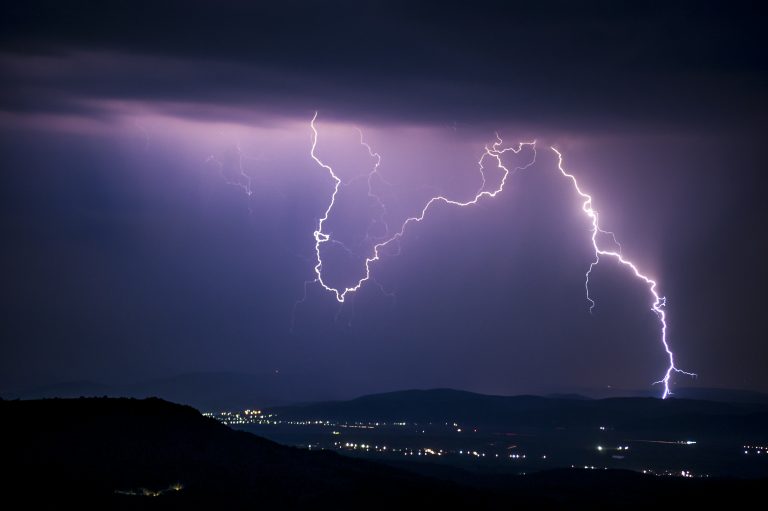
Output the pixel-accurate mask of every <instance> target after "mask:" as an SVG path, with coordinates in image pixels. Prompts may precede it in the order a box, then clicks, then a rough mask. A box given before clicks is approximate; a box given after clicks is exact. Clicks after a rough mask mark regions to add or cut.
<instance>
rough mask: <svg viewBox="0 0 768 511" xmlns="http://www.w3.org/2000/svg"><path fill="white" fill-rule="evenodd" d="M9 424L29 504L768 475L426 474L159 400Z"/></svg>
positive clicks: (55, 411)
mask: <svg viewBox="0 0 768 511" xmlns="http://www.w3.org/2000/svg"><path fill="white" fill-rule="evenodd" d="M0 424H2V435H0V448H1V449H2V460H3V467H4V469H5V470H4V472H5V475H4V476H3V478H1V479H0V481H2V482H0V491H2V495H3V499H4V500H6V501H21V502H24V503H25V507H28V508H30V509H32V508H34V509H46V508H50V509H60V508H65V507H66V508H69V507H71V506H73V505H74V506H76V507H77V508H86V507H87V508H99V509H114V508H118V509H126V508H129V509H131V508H147V507H150V508H161V509H167V508H171V509H224V508H227V509H233V507H232V506H235V507H234V509H246V508H248V509H253V508H266V507H276V508H278V509H279V508H283V509H293V508H299V507H301V508H304V507H307V506H312V507H314V508H316V509H325V508H330V507H334V508H353V507H355V508H360V507H365V508H367V509H370V508H375V509H381V508H390V509H392V508H393V507H396V508H416V507H424V508H427V507H428V508H430V509H436V508H449V509H457V508H466V509H480V508H497V507H501V506H504V507H512V506H514V507H519V508H522V509H525V508H530V507H533V506H535V507H536V508H538V509H550V508H563V509H565V508H567V509H573V508H584V507H587V506H590V507H591V508H593V509H596V508H604V509H614V508H622V507H623V508H641V507H650V506H652V505H653V506H654V508H658V507H659V504H669V505H670V506H671V505H674V504H677V505H702V504H704V503H708V504H713V503H715V504H716V503H728V504H729V505H734V504H735V505H738V504H739V503H746V502H748V501H749V499H758V497H759V499H762V493H763V490H764V483H765V481H754V480H753V481H737V480H733V481H726V480H681V479H669V478H656V477H652V476H643V475H642V474H635V473H630V472H614V471H599V472H595V471H592V472H582V471H571V470H568V471H552V472H548V473H540V474H536V475H533V476H523V477H504V478H495V479H487V480H482V479H477V478H476V477H473V478H469V477H468V478H467V480H466V481H463V480H462V477H461V476H458V477H457V475H456V473H452V474H451V476H450V478H440V476H439V475H437V476H436V477H428V476H423V475H417V474H416V473H414V472H411V471H409V470H408V469H407V468H406V469H397V468H392V467H387V466H384V465H379V464H376V463H373V462H367V461H363V460H356V459H350V458H346V457H343V456H341V455H337V454H335V453H331V452H327V451H324V452H311V451H307V450H300V449H296V448H291V447H285V446H281V445H278V444H276V443H273V442H270V441H268V440H265V439H262V438H259V437H257V436H255V435H252V434H249V433H245V432H238V431H234V430H231V429H229V428H228V427H226V426H224V425H221V424H219V423H217V422H215V421H213V420H211V419H208V418H205V417H203V416H201V415H200V414H199V413H198V412H197V411H196V410H194V409H192V408H189V407H185V406H179V405H174V404H171V403H167V402H164V401H161V400H157V399H147V400H132V399H106V398H102V399H99V398H95V399H73V400H60V399H53V400H42V401H0ZM449 479H450V480H449ZM759 499H758V500H759ZM3 507H4V508H6V506H5V505H4V506H3Z"/></svg>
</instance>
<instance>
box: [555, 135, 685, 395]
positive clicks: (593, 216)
mask: <svg viewBox="0 0 768 511" xmlns="http://www.w3.org/2000/svg"><path fill="white" fill-rule="evenodd" d="M551 149H552V151H554V153H555V154H556V155H557V169H558V170H559V171H560V173H561V174H562V175H563V177H565V178H568V179H570V180H571V182H572V183H573V188H574V189H575V190H576V193H577V194H579V196H580V197H581V198H582V199H584V202H583V203H582V204H581V209H582V211H583V212H584V213H585V214H586V215H587V217H589V219H590V221H591V223H592V236H591V240H592V248H593V250H594V252H595V260H594V261H592V262H591V263H590V265H589V269H588V270H587V273H586V275H585V282H584V286H585V288H586V291H587V300H588V301H589V303H590V307H589V310H590V311H592V310H593V309H594V307H595V301H594V300H593V299H592V298H591V297H590V296H589V276H590V275H591V274H592V270H593V269H594V268H595V266H597V264H598V263H599V262H600V257H601V256H605V257H611V258H613V259H615V260H616V261H618V262H619V263H621V264H622V265H623V266H625V267H627V268H629V269H630V271H631V272H632V273H633V274H634V276H635V278H637V279H640V280H642V281H643V282H644V283H645V284H646V286H648V291H649V292H650V294H651V297H652V299H653V303H652V304H651V310H652V311H653V312H654V314H656V316H657V317H658V318H659V323H660V325H661V343H662V345H663V346H664V351H665V352H666V353H667V357H668V358H669V365H668V366H667V370H666V372H665V373H664V377H663V378H662V379H661V380H659V381H657V382H654V384H663V386H664V393H663V394H662V398H666V397H667V396H669V395H670V390H669V381H670V379H671V378H672V374H673V373H681V374H686V375H688V376H696V374H695V373H689V372H686V371H683V370H682V369H678V368H677V366H675V354H674V353H673V352H672V350H671V349H670V347H669V343H668V342H667V313H666V311H665V310H664V308H665V306H666V298H664V297H663V296H661V295H660V294H659V292H658V291H657V289H656V287H657V283H656V281H655V280H653V279H652V278H650V277H648V276H647V275H645V274H643V273H641V272H640V270H639V269H638V268H637V266H636V265H635V263H633V262H632V261H630V260H628V259H625V258H624V256H623V255H622V254H621V250H620V249H619V250H606V249H604V248H601V247H600V244H599V242H598V235H599V234H601V233H603V234H609V235H611V236H613V233H611V232H609V231H604V230H602V229H601V228H600V216H599V214H598V212H597V211H596V210H595V209H594V208H593V207H592V196H591V195H589V194H588V193H584V192H583V191H582V190H581V187H579V183H578V181H577V180H576V177H575V176H574V175H573V174H569V173H568V172H567V171H566V170H565V169H564V168H563V155H562V154H561V153H560V151H558V150H557V149H555V148H554V147H552V148H551ZM613 239H614V241H615V240H616V237H615V236H613ZM619 247H621V246H620V245H619Z"/></svg>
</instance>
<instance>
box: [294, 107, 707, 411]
mask: <svg viewBox="0 0 768 511" xmlns="http://www.w3.org/2000/svg"><path fill="white" fill-rule="evenodd" d="M316 120H317V112H315V115H314V116H313V117H312V120H311V122H310V128H311V130H312V145H311V149H310V156H311V158H312V159H313V160H314V161H315V162H316V163H317V164H318V165H319V166H320V167H321V168H323V169H324V170H325V171H327V172H328V175H329V176H330V177H331V179H332V181H333V192H332V193H331V197H330V201H329V203H328V206H327V208H326V209H325V211H324V212H323V215H322V216H321V217H320V218H319V219H318V221H317V228H316V229H315V231H314V233H313V236H314V240H315V245H314V251H315V265H314V273H315V278H314V279H313V280H309V281H307V282H305V285H304V298H303V299H302V300H301V301H300V302H302V301H304V299H306V291H307V285H309V284H311V283H315V282H317V283H319V284H320V286H322V288H323V289H324V290H326V291H328V292H330V293H333V295H334V296H335V298H336V300H337V301H338V302H339V303H340V304H343V303H344V301H345V300H346V298H347V297H348V296H349V295H350V294H352V293H355V292H356V291H358V290H359V289H360V288H361V287H362V286H363V285H364V284H365V283H366V282H368V281H369V280H371V281H373V282H374V283H376V281H375V280H373V279H372V276H371V265H372V264H373V263H375V262H377V261H379V260H380V259H381V251H382V249H384V248H385V247H387V246H388V245H390V244H392V243H394V242H397V241H399V240H400V239H401V238H402V237H403V236H404V235H405V232H406V230H407V229H408V226H409V225H411V224H415V223H419V222H421V221H422V220H424V218H425V217H426V216H427V213H428V212H429V211H430V210H431V209H432V208H433V206H434V205H436V204H438V203H444V204H447V205H451V206H457V207H469V206H473V205H475V204H477V203H478V202H480V201H481V200H484V199H492V198H494V197H496V196H497V195H498V194H499V193H501V192H502V191H503V190H504V186H505V185H506V183H507V178H508V177H509V176H510V175H511V174H512V173H513V172H515V171H517V170H524V169H527V168H528V167H530V166H532V165H533V164H534V163H535V162H536V142H535V141H533V142H520V143H519V144H518V145H517V147H504V146H503V141H502V139H501V137H499V135H498V134H497V135H496V141H495V142H494V143H493V144H491V145H490V146H487V145H486V146H485V148H484V151H483V153H482V155H481V156H480V159H479V160H478V162H477V164H478V166H479V171H480V178H481V184H480V187H479V188H478V190H477V192H476V194H475V195H474V197H472V198H471V199H469V200H466V201H460V200H455V199H450V198H448V197H445V196H443V195H437V196H434V197H432V198H431V199H429V200H428V201H427V203H426V205H425V206H424V207H423V208H422V210H421V212H420V213H419V214H418V215H415V216H411V217H408V218H406V219H405V220H404V221H403V223H402V224H401V225H400V228H399V230H397V231H396V232H394V233H393V234H392V233H390V229H389V226H388V225H386V223H384V222H383V215H384V214H385V213H386V207H385V205H384V203H383V201H382V200H381V199H380V197H379V196H378V195H376V194H375V193H374V192H373V184H372V180H373V177H374V176H378V177H379V178H380V179H382V180H383V178H382V176H381V175H380V173H379V166H380V164H381V156H380V155H379V154H378V153H376V152H374V151H373V149H372V148H371V146H370V145H369V144H367V143H366V142H365V141H364V140H363V135H362V132H361V133H360V144H361V145H363V146H364V147H365V148H366V149H367V150H368V153H369V155H370V156H371V157H372V158H376V164H375V166H374V168H373V170H372V171H371V172H370V173H368V174H367V179H368V195H369V197H371V198H372V199H373V200H375V201H376V203H377V206H378V207H379V208H380V211H381V212H382V216H381V217H380V219H381V221H382V223H383V225H384V227H385V235H384V236H383V237H382V238H379V241H378V242H377V243H376V244H374V245H373V247H372V250H371V252H372V253H371V255H369V256H368V257H366V259H365V271H364V274H363V275H362V277H360V278H359V279H358V281H357V282H356V283H355V284H354V285H352V286H347V287H333V286H331V285H329V284H328V283H327V282H326V280H325V279H324V277H323V259H322V254H321V248H322V246H323V245H324V244H325V243H333V244H339V245H341V246H342V247H343V248H344V249H345V250H349V249H347V248H346V246H344V245H343V244H342V243H341V242H339V241H338V240H334V239H333V238H332V235H331V234H330V233H327V232H325V231H324V227H325V223H326V221H327V220H328V217H329V216H330V214H331V211H332V210H333V208H334V205H335V203H336V198H337V196H338V194H339V190H340V188H341V187H342V186H345V185H347V184H349V183H343V182H342V180H341V179H340V178H339V177H338V176H337V175H336V173H335V171H334V170H333V168H332V167H331V166H330V165H328V164H327V163H325V162H323V161H322V160H321V159H320V158H319V157H318V156H317V152H316V151H317V143H318V131H317V128H316V126H315V121H316ZM526 146H528V147H529V148H530V149H531V150H532V151H533V158H532V159H531V161H530V162H529V163H527V164H526V165H524V166H522V167H515V168H514V169H512V170H511V171H510V170H509V169H508V168H507V167H506V166H505V165H504V163H503V162H502V156H503V155H504V154H505V153H507V152H513V153H515V154H518V153H520V151H522V150H523V148H524V147H526ZM551 150H552V151H553V152H554V153H555V154H556V155H557V158H558V170H559V172H560V174H561V175H562V176H563V177H564V178H567V179H569V180H570V181H571V183H572V184H573V188H574V190H575V191H576V193H577V194H578V195H579V196H580V197H581V198H582V199H584V202H583V203H582V211H583V212H584V213H585V214H586V215H587V217H588V218H589V220H590V222H591V226H592V228H591V237H590V239H591V242H592V248H593V251H594V255H595V258H594V260H593V261H592V262H591V263H590V265H589V268H588V269H587V272H586V274H585V281H584V287H585V291H586V298H587V301H588V303H589V311H590V312H592V311H593V310H594V308H595V301H594V299H593V298H592V296H591V295H590V289H589V279H590V276H591V275H592V271H593V270H594V269H595V267H596V266H597V265H598V264H599V262H600V260H601V257H609V258H613V259H615V260H616V261H618V262H619V263H620V264H621V265H623V266H624V267H626V268H628V269H629V270H630V271H631V272H632V274H633V275H634V276H635V278H637V279H639V280H641V281H642V282H644V283H645V285H646V286H647V288H648V291H649V293H650V295H651V298H652V304H651V310H652V311H653V313H654V314H655V315H656V317H657V318H658V320H659V323H660V330H661V331H660V338H661V343H662V345H663V347H664V351H665V352H666V354H667V357H668V360H669V365H668V366H667V369H666V371H665V373H664V376H663V378H661V379H660V380H659V381H657V382H655V383H654V384H662V385H663V387H664V391H663V394H662V398H667V397H668V396H669V395H670V394H671V392H670V380H671V378H672V375H673V374H674V373H681V374H685V375H688V376H696V375H695V373H690V372H686V371H683V370H681V369H679V368H678V367H677V366H676V365H675V356H674V353H673V352H672V350H671V348H670V346H669V343H668V341H667V318H666V311H665V304H666V300H665V298H664V297H663V296H661V295H660V294H659V292H658V290H657V282H656V281H655V280H653V279H651V278H650V277H648V276H647V275H645V274H644V273H642V272H640V270H639V269H638V267H637V266H636V265H635V264H634V263H633V262H632V261H630V260H628V259H626V258H625V257H624V256H623V254H622V247H621V244H620V243H619V242H618V241H617V238H616V236H615V235H614V233H613V232H611V231H606V230H603V229H602V228H601V227H600V221H599V214H598V212H597V211H596V210H595V209H594V208H593V205H592V196H591V195H589V194H587V193H585V192H584V191H582V189H581V187H580V186H579V183H578V181H577V180H576V177H575V176H574V175H573V174H570V173H568V172H567V171H566V170H565V169H564V167H563V156H562V154H561V153H560V152H559V151H558V150H557V149H555V148H554V147H551ZM487 158H491V159H493V160H495V163H496V166H497V167H498V168H499V169H501V171H502V176H501V179H500V182H499V184H498V186H496V187H494V188H492V189H486V188H487V186H488V184H487V181H486V173H485V172H486V167H485V160H486V159H487ZM361 177H364V176H361ZM384 182H386V181H384ZM604 236H609V237H610V239H611V240H612V242H613V247H611V248H606V247H604V246H603V245H601V241H600V239H601V238H602V237H604ZM377 284H378V283H377ZM379 286H380V285H379ZM300 302H299V303H300Z"/></svg>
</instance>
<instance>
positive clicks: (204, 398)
mask: <svg viewBox="0 0 768 511" xmlns="http://www.w3.org/2000/svg"><path fill="white" fill-rule="evenodd" d="M306 387H307V386H306V385H305V384H303V383H300V382H299V381H298V379H297V378H296V377H293V376H290V375H283V374H279V373H271V374H245V373H234V372H203V373H188V374H182V375H178V376H174V377H169V378H160V379H154V380H147V381H143V382H137V383H129V384H117V385H106V384H103V383H98V382H92V381H73V382H65V383H59V384H54V385H46V386H40V387H32V388H27V389H21V390H17V391H10V392H3V393H2V397H3V398H5V399H44V398H53V397H60V398H76V397H132V398H147V397H159V398H161V399H165V400H167V401H172V402H174V403H181V404H186V405H190V406H193V407H195V408H197V409H199V410H203V411H219V410H232V409H244V408H254V407H267V406H276V405H284V404H289V403H295V402H297V399H296V398H295V396H296V395H302V396H304V398H303V399H302V400H306V401H313V400H319V399H328V398H329V397H331V396H330V395H329V394H328V393H327V392H326V393H323V392H322V391H313V389H307V388H306Z"/></svg>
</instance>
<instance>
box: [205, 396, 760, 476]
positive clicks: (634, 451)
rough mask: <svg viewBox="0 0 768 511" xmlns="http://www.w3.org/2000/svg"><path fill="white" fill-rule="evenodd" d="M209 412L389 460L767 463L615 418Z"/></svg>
mask: <svg viewBox="0 0 768 511" xmlns="http://www.w3.org/2000/svg"><path fill="white" fill-rule="evenodd" d="M204 415H205V416H207V417H210V418H213V419H216V420H218V421H220V422H222V423H224V424H227V425H229V426H231V427H233V428H236V429H242V430H246V431H250V432H253V433H256V434H258V435H260V436H263V437H266V438H269V439H271V440H274V441H276V442H279V443H282V444H287V445H293V446H297V447H303V448H306V449H309V450H323V449H326V450H333V451H336V452H340V453H343V454H345V455H349V456H354V457H361V458H369V459H378V460H380V461H388V462H397V461H398V460H401V461H402V460H407V461H409V462H410V461H416V462H418V461H422V462H434V463H440V464H443V465H449V466H454V467H462V468H469V467H471V468H473V469H480V470H489V471H495V472H503V473H514V474H526V473H530V472H535V471H541V470H546V469H552V468H563V467H569V468H581V469H585V470H607V469H627V470H633V471H636V472H642V473H644V474H653V475H658V476H670V477H684V478H707V477H710V476H712V475H717V473H716V472H717V467H716V466H714V465H713V464H712V462H711V460H712V459H715V458H716V459H717V460H718V463H719V464H720V465H719V466H727V467H729V470H731V471H732V472H733V471H736V473H738V471H739V470H743V471H744V472H745V473H754V472H761V473H762V472H765V471H766V470H767V469H768V449H766V447H765V446H756V445H742V444H739V443H737V444H736V445H735V446H725V445H722V443H721V442H720V441H711V442H707V443H702V442H699V441H697V440H694V439H690V438H659V439H654V438H621V435H619V434H617V433H616V432H615V430H614V428H613V427H612V426H610V425H604V426H599V427H597V428H594V429H593V430H591V431H583V430H575V431H567V430H564V428H555V429H554V430H551V431H535V432H532V431H527V432H525V433H516V432H506V431H504V432H502V431H498V429H494V428H490V429H489V428H487V427H486V428H481V427H479V426H475V425H469V424H464V423H459V422H442V423H423V424H422V423H417V422H410V421H389V422H386V421H368V422H361V421H349V422H346V421H334V420H321V419H309V418H308V419H306V420H297V419H295V418H291V419H283V418H281V417H280V415H279V413H273V412H266V411H265V412H263V411H261V410H242V411H224V412H216V413H212V412H209V413H205V414H204ZM761 455H762V456H761ZM758 457H760V459H758ZM748 458H752V459H748Z"/></svg>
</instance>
